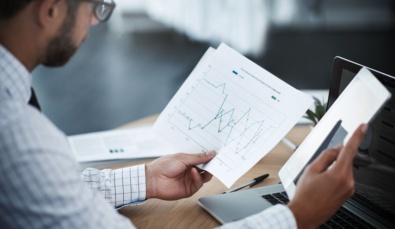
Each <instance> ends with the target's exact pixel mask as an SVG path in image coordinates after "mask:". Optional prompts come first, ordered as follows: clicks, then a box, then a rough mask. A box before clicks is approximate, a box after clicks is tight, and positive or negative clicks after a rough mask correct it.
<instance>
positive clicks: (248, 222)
mask: <svg viewBox="0 0 395 229" xmlns="http://www.w3.org/2000/svg"><path fill="white" fill-rule="evenodd" d="M219 228H220V229H233V228H277V229H282V228H284V229H290V228H297V224H296V220H295V217H294V215H293V214H292V212H291V210H290V209H289V208H288V207H287V206H285V205H281V204H278V205H275V206H273V207H270V208H268V209H266V210H264V211H262V212H260V213H257V214H255V215H252V216H249V217H247V218H245V219H241V220H239V221H235V222H232V223H228V224H224V225H222V226H221V227H219Z"/></svg>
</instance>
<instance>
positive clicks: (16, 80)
mask: <svg viewBox="0 0 395 229" xmlns="http://www.w3.org/2000/svg"><path fill="white" fill-rule="evenodd" d="M31 85H32V77H31V74H30V73H29V71H28V70H27V69H26V68H25V66H24V65H23V64H22V63H21V62H20V61H19V60H18V59H17V58H16V57H15V56H14V55H12V54H11V53H10V52H9V51H8V50H7V49H6V48H4V47H3V46H2V45H1V44H0V88H1V90H6V92H7V93H8V94H9V95H10V96H11V97H12V98H13V99H16V100H19V101H22V102H24V103H27V102H28V101H29V99H30V96H31V89H30V88H31Z"/></svg>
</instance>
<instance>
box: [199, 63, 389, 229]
mask: <svg viewBox="0 0 395 229" xmlns="http://www.w3.org/2000/svg"><path fill="white" fill-rule="evenodd" d="M366 69H368V70H369V71H370V72H371V73H372V74H373V75H374V76H375V78H376V79H378V81H380V82H381V83H382V85H384V87H385V88H386V89H387V90H388V91H389V92H390V93H393V92H395V78H394V77H392V76H390V75H387V74H384V73H382V72H379V71H376V70H374V69H370V68H367V67H365V66H362V65H360V64H357V63H354V62H352V61H349V60H347V59H344V58H342V57H336V58H335V59H334V63H333V69H332V77H331V83H330V89H329V98H328V108H327V109H328V110H327V113H326V115H325V116H324V118H323V119H322V120H321V121H320V122H319V123H318V124H317V126H316V127H315V128H314V129H313V130H312V132H311V133H310V134H309V136H308V137H307V138H306V139H305V141H304V142H303V143H302V144H301V145H300V146H299V148H298V149H297V150H296V151H295V152H294V153H293V155H292V156H291V158H290V159H289V160H288V161H287V162H286V163H285V165H284V166H283V167H282V168H281V170H280V172H279V177H280V180H281V182H282V183H281V184H277V185H270V186H265V187H260V188H253V189H247V190H243V191H238V192H232V193H228V194H219V195H215V196H208V197H203V198H200V199H199V201H198V203H199V205H200V206H201V207H203V208H204V209H205V210H206V211H208V212H209V213H210V214H211V215H212V216H213V217H214V218H216V219H217V220H218V221H219V222H221V223H227V222H232V221H236V220H239V219H242V218H245V217H247V216H250V215H252V214H255V213H258V212H260V211H262V210H264V209H266V208H268V207H270V206H272V205H275V204H278V203H280V204H281V203H282V204H287V203H288V201H289V199H292V197H293V195H294V192H295V187H296V186H295V185H296V183H297V181H298V179H299V177H300V175H301V173H302V172H303V169H304V167H305V166H306V165H307V164H309V163H310V162H311V161H312V160H314V158H316V157H317V156H318V155H319V154H320V153H321V152H322V150H323V149H325V148H329V147H332V146H335V145H338V144H339V143H341V142H342V141H343V139H344V138H345V137H349V135H348V133H352V132H353V131H351V129H350V125H351V124H350V122H353V121H354V122H355V123H354V125H355V126H354V129H355V128H356V125H357V123H356V122H358V124H359V123H360V121H361V120H360V119H364V118H366V117H364V118H361V117H359V116H360V115H361V114H362V113H366V112H367V113H369V112H368V111H369V110H372V112H373V114H372V113H371V114H370V116H371V117H369V118H368V119H369V120H370V119H371V121H370V122H369V123H370V124H369V129H368V132H367V134H366V136H365V138H364V140H363V142H362V143H361V145H360V147H359V152H358V154H357V156H356V158H355V160H354V163H353V164H354V165H353V167H354V168H353V170H354V178H355V182H356V183H355V195H354V196H353V197H351V198H350V199H349V200H347V201H346V203H345V204H344V205H343V206H342V207H341V209H339V211H338V212H337V213H336V214H335V215H334V216H333V217H332V218H331V219H330V220H328V221H327V222H326V223H325V224H324V225H322V227H323V228H340V227H347V228H353V227H354V228H365V227H368V228H369V227H373V228H395V194H394V193H395V182H393V180H394V178H395V97H393V98H392V99H390V100H389V101H388V102H387V103H385V106H384V107H382V106H383V104H379V105H378V104H377V103H379V102H376V103H375V102H374V100H376V98H375V96H376V95H374V94H375V92H372V91H366V92H365V93H362V94H361V93H360V92H356V91H354V93H360V96H361V98H360V99H359V100H357V101H354V103H355V102H358V106H355V107H354V106H353V105H352V104H353V101H351V100H352V99H351V98H350V96H349V95H350V93H353V91H351V92H350V90H349V88H350V87H347V86H348V85H351V84H355V79H356V77H355V76H356V75H357V74H358V72H360V71H366ZM358 77H359V74H358ZM353 87H354V88H357V87H355V86H353ZM346 88H347V89H346ZM365 89H366V88H365ZM387 90H385V89H383V90H382V91H387ZM388 91H387V92H388ZM376 92H377V91H376ZM351 97H353V96H351ZM354 97H355V96H354ZM362 97H363V98H362ZM347 99H350V101H347ZM354 99H355V98H354ZM344 100H345V101H344ZM361 101H363V103H360V102H361ZM377 101H378V100H377ZM339 104H340V105H339ZM375 104H376V105H375ZM345 105H347V107H344V106H345ZM375 106H376V107H375ZM378 107H382V109H380V108H378ZM341 110H346V111H347V112H349V113H343V114H342V111H341ZM377 110H380V112H378V113H376V111H377ZM367 116H369V115H367ZM328 117H329V118H328Z"/></svg>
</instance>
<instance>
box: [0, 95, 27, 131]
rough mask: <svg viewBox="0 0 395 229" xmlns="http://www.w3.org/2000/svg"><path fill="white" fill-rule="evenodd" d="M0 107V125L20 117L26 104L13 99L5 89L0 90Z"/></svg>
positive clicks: (24, 112) (24, 111)
mask: <svg viewBox="0 0 395 229" xmlns="http://www.w3.org/2000/svg"><path fill="white" fill-rule="evenodd" d="M0 107H1V109H0V127H3V126H5V125H7V124H8V123H10V122H12V121H14V120H16V119H18V118H20V117H21V116H23V114H26V109H27V105H26V104H23V103H21V102H19V101H16V100H13V99H12V98H10V97H9V96H8V95H7V93H6V92H5V91H0ZM0 129H1V128H0Z"/></svg>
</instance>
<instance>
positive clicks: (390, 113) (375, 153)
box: [328, 58, 395, 223]
mask: <svg viewBox="0 0 395 229" xmlns="http://www.w3.org/2000/svg"><path fill="white" fill-rule="evenodd" d="M336 61H340V62H341V63H335V64H334V69H333V73H332V82H331V90H330V95H329V99H328V109H329V107H330V106H331V105H332V104H333V102H334V101H335V100H336V98H337V97H338V96H339V95H340V93H341V92H342V91H343V90H344V89H345V88H346V86H347V85H348V84H349V83H350V82H351V80H352V79H353V78H354V76H355V75H356V74H357V73H358V71H359V70H360V69H361V68H362V66H361V65H358V64H355V63H352V62H349V61H347V60H344V59H341V58H336V59H335V62H336ZM369 70H371V72H372V73H373V74H374V75H375V76H376V77H377V78H378V79H379V81H380V82H381V83H382V84H383V85H384V86H385V87H386V88H387V89H388V90H389V91H390V92H391V94H392V95H395V94H394V92H395V78H394V77H391V76H388V75H386V74H383V73H380V72H378V71H375V70H372V69H369ZM335 88H338V89H337V90H335ZM353 164H354V178H355V195H354V196H353V197H352V198H351V199H350V201H349V202H351V203H353V204H355V205H357V206H358V205H359V206H362V207H366V208H367V209H369V210H367V211H372V212H374V213H376V214H378V215H380V216H382V217H383V218H385V219H386V220H388V221H390V222H392V223H394V221H395V182H394V179H395V96H392V99H391V100H390V101H389V102H388V103H387V104H386V106H385V107H384V109H382V111H381V112H380V114H378V115H377V116H376V118H375V119H374V120H373V121H372V122H371V124H370V126H369V129H368V132H367V134H366V135H365V137H364V140H363V141H362V143H361V145H360V147H359V152H358V154H357V156H356V158H355V159H354V163H353ZM369 213H371V212H369Z"/></svg>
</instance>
